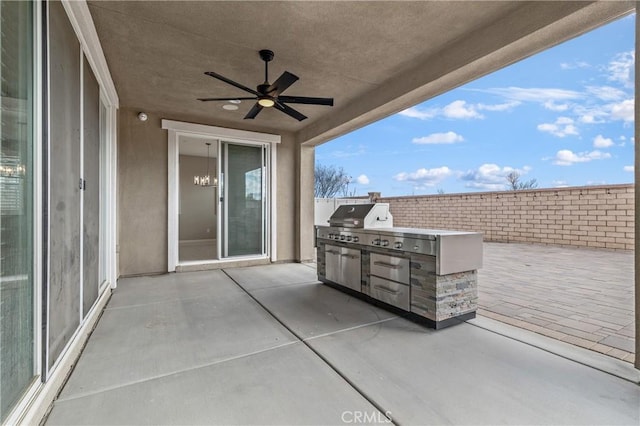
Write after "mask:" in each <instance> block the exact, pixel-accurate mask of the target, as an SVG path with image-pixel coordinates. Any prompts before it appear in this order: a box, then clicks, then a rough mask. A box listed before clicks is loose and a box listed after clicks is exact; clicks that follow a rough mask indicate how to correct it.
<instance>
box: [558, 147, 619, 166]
mask: <svg viewBox="0 0 640 426" xmlns="http://www.w3.org/2000/svg"><path fill="white" fill-rule="evenodd" d="M606 158H611V154H609V153H608V152H602V151H598V150H595V151H591V152H581V153H578V154H576V153H574V152H573V151H570V150H568V149H562V150H560V151H558V152H557V153H556V156H555V159H554V161H553V164H555V165H557V166H571V165H573V164H575V163H587V162H589V161H591V160H604V159H606Z"/></svg>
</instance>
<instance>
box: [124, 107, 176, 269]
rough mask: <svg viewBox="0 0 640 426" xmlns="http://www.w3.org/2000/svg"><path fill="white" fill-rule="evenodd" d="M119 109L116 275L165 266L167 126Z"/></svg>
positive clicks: (164, 267) (135, 112) (165, 267)
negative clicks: (117, 269)
mask: <svg viewBox="0 0 640 426" xmlns="http://www.w3.org/2000/svg"><path fill="white" fill-rule="evenodd" d="M137 114H138V111H137V110H131V109H127V108H122V109H120V114H119V135H118V195H119V200H118V203H119V204H118V222H119V229H120V234H119V238H118V239H119V249H120V250H119V273H120V275H136V274H151V273H160V272H166V271H167V179H168V178H167V173H168V166H167V161H168V160H167V155H168V154H167V131H166V130H162V127H161V118H160V117H159V116H158V115H155V114H148V116H149V119H148V120H147V121H144V122H143V121H139V120H138V118H137Z"/></svg>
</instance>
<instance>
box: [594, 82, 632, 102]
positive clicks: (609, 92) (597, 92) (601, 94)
mask: <svg viewBox="0 0 640 426" xmlns="http://www.w3.org/2000/svg"><path fill="white" fill-rule="evenodd" d="M587 92H588V93H590V94H592V95H593V96H595V97H596V98H598V99H600V100H602V101H605V102H609V101H619V100H620V99H624V98H625V97H626V96H627V94H626V93H625V92H624V91H622V90H620V89H616V88H615V87H611V86H587Z"/></svg>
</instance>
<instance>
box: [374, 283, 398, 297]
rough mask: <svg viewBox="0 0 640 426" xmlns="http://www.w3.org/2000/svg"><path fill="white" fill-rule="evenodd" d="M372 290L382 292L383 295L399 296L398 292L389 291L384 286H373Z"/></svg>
mask: <svg viewBox="0 0 640 426" xmlns="http://www.w3.org/2000/svg"><path fill="white" fill-rule="evenodd" d="M373 288H375V289H376V290H380V291H384V292H385V293H389V294H392V295H394V296H397V295H398V294H400V290H392V289H390V288H388V287H384V286H381V285H376V286H373Z"/></svg>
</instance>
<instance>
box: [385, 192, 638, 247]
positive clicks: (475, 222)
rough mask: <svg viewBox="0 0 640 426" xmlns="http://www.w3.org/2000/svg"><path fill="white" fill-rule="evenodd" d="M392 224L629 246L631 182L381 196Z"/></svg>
mask: <svg viewBox="0 0 640 426" xmlns="http://www.w3.org/2000/svg"><path fill="white" fill-rule="evenodd" d="M378 201H379V202H385V203H390V210H391V214H392V215H393V222H394V225H395V226H407V227H417V228H443V229H458V230H470V231H478V232H482V233H483V234H484V239H485V241H498V242H527V243H537V244H554V245H564V246H577V247H593V248H607V249H622V250H633V249H634V212H635V207H634V186H633V185H632V184H627V185H611V186H592V187H574V188H557V189H539V190H533V191H502V192H483V193H469V194H451V195H428V196H418V197H416V196H410V197H385V198H380V199H378Z"/></svg>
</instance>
